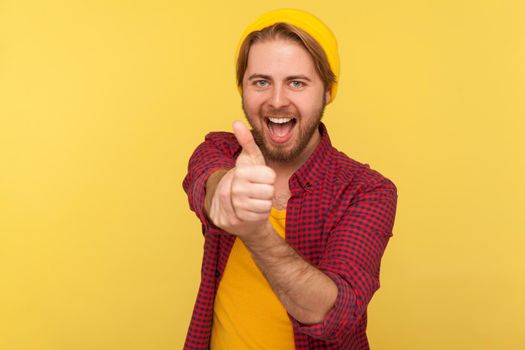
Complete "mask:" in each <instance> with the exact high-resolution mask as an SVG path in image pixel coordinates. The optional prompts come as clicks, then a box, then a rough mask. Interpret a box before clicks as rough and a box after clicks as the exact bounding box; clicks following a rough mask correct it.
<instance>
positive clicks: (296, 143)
mask: <svg viewBox="0 0 525 350" xmlns="http://www.w3.org/2000/svg"><path fill="white" fill-rule="evenodd" d="M325 106H326V98H325V97H324V96H323V101H322V103H321V105H320V106H319V107H318V109H317V112H315V114H314V115H313V116H312V118H309V120H308V121H307V122H306V124H302V123H305V122H304V120H303V118H302V117H301V115H300V114H299V112H298V111H296V110H289V109H286V108H280V109H275V108H267V109H262V108H261V109H259V112H258V115H257V116H255V118H256V119H255V120H262V121H263V123H266V120H267V118H269V117H272V118H295V119H296V120H295V122H294V123H295V125H294V126H293V127H294V128H296V127H297V128H299V130H298V133H299V135H298V136H297V138H296V139H295V140H292V141H293V144H292V146H291V147H289V149H287V148H288V147H286V146H281V145H274V144H271V143H270V142H269V141H266V140H265V138H264V132H263V130H262V128H260V127H259V126H258V125H260V124H259V123H256V122H254V121H252V118H250V116H249V115H248V113H247V112H246V108H245V107H244V100H243V104H242V109H243V111H244V116H245V117H246V119H247V120H248V123H249V124H250V126H251V127H252V134H253V138H254V140H255V143H256V144H257V145H258V146H259V148H260V149H261V152H262V154H263V155H264V158H265V159H266V161H272V162H277V163H288V162H292V161H294V160H296V159H297V158H298V157H299V156H300V155H301V153H302V152H303V150H304V149H305V148H306V146H307V145H308V143H309V142H310V140H311V139H312V137H313V135H314V133H315V132H316V131H317V130H318V128H319V124H320V123H321V119H322V118H323V114H324V109H325ZM300 122H301V123H300ZM263 128H264V126H263Z"/></svg>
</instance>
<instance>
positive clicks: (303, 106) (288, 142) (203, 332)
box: [183, 10, 397, 350]
mask: <svg viewBox="0 0 525 350" xmlns="http://www.w3.org/2000/svg"><path fill="white" fill-rule="evenodd" d="M338 73H339V60H338V54H337V44H336V41H335V38H334V36H333V34H332V33H331V32H330V30H329V29H328V28H327V27H326V26H325V25H324V24H323V23H322V22H321V21H319V20H318V19H317V18H316V17H314V16H312V15H311V14H308V13H306V12H303V11H297V10H277V11H273V12H270V13H268V14H266V15H263V16H262V17H261V18H259V19H258V20H256V21H255V22H254V23H253V24H252V25H251V26H249V27H248V29H247V30H246V32H245V33H244V35H243V37H242V38H241V43H240V45H239V48H238V52H237V83H238V88H239V91H240V92H241V94H242V106H243V110H244V112H245V115H246V118H247V120H248V122H249V124H250V125H251V127H252V129H253V130H252V131H251V132H250V130H248V128H247V127H246V126H245V125H244V124H243V123H242V122H239V121H235V122H234V124H233V131H234V133H233V134H231V133H226V132H216V133H210V134H208V135H207V136H206V139H205V141H204V142H203V143H202V144H201V145H200V146H199V147H198V148H197V149H196V151H195V152H194V154H193V155H192V157H191V159H190V162H189V167H188V174H187V176H186V178H185V179H184V183H183V186H184V189H185V191H186V192H187V194H188V198H189V203H190V207H191V209H192V210H193V211H195V213H196V214H197V216H198V217H199V219H200V220H201V222H202V225H203V233H204V236H205V244H204V257H203V266H202V280H201V285H200V288H199V293H198V297H197V301H196V304H195V309H194V312H193V317H192V321H191V324H190V328H189V331H188V335H187V338H186V343H185V349H208V348H211V349H213V350H216V349H294V348H295V349H368V348H369V345H368V340H367V337H366V324H367V314H366V308H367V305H368V302H369V301H370V299H371V297H372V295H373V294H374V292H375V291H376V290H377V289H378V288H379V267H380V259H381V257H382V255H383V252H384V249H385V247H386V244H387V242H388V240H389V238H390V236H391V235H392V227H393V224H394V216H395V210H396V202H397V191H396V187H395V186H394V184H393V183H392V182H391V181H390V180H388V179H387V178H385V177H383V176H382V175H380V174H379V173H378V172H376V171H374V170H372V169H370V168H369V166H368V165H366V164H361V163H359V162H357V161H354V160H352V159H350V158H349V157H347V156H346V155H344V154H343V153H341V152H339V151H337V150H336V149H335V148H334V147H332V146H331V143H330V139H329V137H328V132H327V130H326V127H325V126H324V124H323V123H321V118H322V115H323V111H324V107H325V105H326V104H328V103H330V102H332V101H333V100H334V97H335V93H336V90H337V75H338Z"/></svg>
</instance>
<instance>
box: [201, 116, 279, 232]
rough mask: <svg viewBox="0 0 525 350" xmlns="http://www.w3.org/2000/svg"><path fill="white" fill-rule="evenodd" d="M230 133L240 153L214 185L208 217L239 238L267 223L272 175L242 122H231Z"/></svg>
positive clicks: (273, 181)
mask: <svg viewBox="0 0 525 350" xmlns="http://www.w3.org/2000/svg"><path fill="white" fill-rule="evenodd" d="M233 132H234V134H235V137H236V138H237V141H238V142H239V144H240V145H241V147H242V151H241V153H240V154H239V156H238V158H237V161H236V164H235V168H233V169H231V170H230V171H228V172H227V173H226V174H225V175H224V176H223V177H222V178H221V180H220V182H219V183H218V185H217V187H216V189H215V193H214V195H213V198H212V202H211V206H210V213H209V216H210V219H211V220H212V221H213V223H214V224H215V225H216V226H218V227H220V228H222V229H223V230H225V231H226V232H229V233H231V234H234V235H236V236H239V237H241V238H243V237H248V236H250V235H253V234H255V233H256V232H257V230H259V229H261V228H262V227H263V226H264V225H266V224H268V217H269V216H270V212H271V209H272V199H273V195H274V183H275V177H276V175H275V172H274V171H273V169H271V168H270V167H268V166H266V163H265V161H264V156H263V154H262V152H261V150H260V149H259V147H258V146H257V144H256V143H255V140H254V139H253V136H252V133H251V132H250V130H248V128H247V127H246V126H245V125H244V124H243V123H242V122H239V121H235V122H234V123H233Z"/></svg>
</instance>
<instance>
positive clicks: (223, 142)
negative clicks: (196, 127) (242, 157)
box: [201, 131, 240, 155]
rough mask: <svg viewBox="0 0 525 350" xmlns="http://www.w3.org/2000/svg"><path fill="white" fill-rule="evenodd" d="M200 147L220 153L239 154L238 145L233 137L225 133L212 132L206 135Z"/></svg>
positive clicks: (229, 133)
mask: <svg viewBox="0 0 525 350" xmlns="http://www.w3.org/2000/svg"><path fill="white" fill-rule="evenodd" d="M201 147H205V148H206V149H210V148H212V149H216V150H218V151H220V152H221V153H227V154H229V155H234V154H236V153H238V152H239V150H240V145H239V142H237V139H236V138H235V135H234V134H233V133H231V132H226V131H213V132H209V133H208V134H206V136H205V137H204V142H203V143H202V144H201Z"/></svg>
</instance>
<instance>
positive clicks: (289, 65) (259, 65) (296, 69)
mask: <svg viewBox="0 0 525 350" xmlns="http://www.w3.org/2000/svg"><path fill="white" fill-rule="evenodd" d="M253 73H255V74H265V75H269V76H275V77H279V76H289V75H300V74H303V75H308V76H309V77H311V78H318V75H317V72H316V70H315V65H314V62H313V59H312V57H311V56H310V54H309V53H308V51H307V50H306V49H305V48H304V47H303V46H302V45H301V44H299V43H296V42H294V41H291V40H286V39H274V40H269V41H262V42H256V43H254V44H253V45H252V46H251V47H250V52H249V54H248V65H247V67H246V75H250V74H253ZM246 75H245V76H246Z"/></svg>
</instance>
